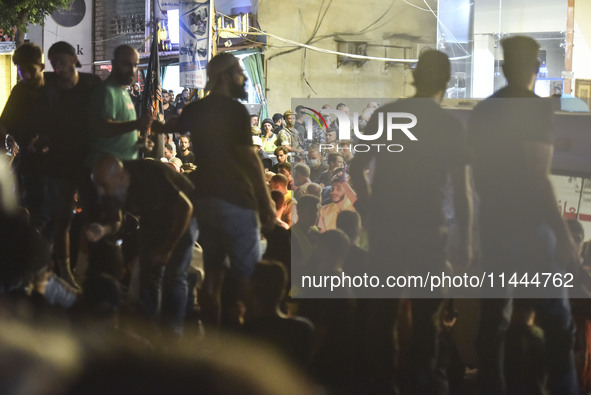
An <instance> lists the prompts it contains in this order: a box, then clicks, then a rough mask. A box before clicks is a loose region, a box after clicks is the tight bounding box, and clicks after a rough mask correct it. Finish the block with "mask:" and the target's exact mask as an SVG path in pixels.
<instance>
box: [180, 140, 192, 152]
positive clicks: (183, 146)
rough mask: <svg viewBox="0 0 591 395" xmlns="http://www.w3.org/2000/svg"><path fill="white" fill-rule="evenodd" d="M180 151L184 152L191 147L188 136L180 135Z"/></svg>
mask: <svg viewBox="0 0 591 395" xmlns="http://www.w3.org/2000/svg"><path fill="white" fill-rule="evenodd" d="M180 145H181V151H183V152H186V151H188V150H189V149H190V148H191V140H189V136H181V141H180Z"/></svg>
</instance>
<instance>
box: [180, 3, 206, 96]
mask: <svg viewBox="0 0 591 395" xmlns="http://www.w3.org/2000/svg"><path fill="white" fill-rule="evenodd" d="M212 20H213V17H212V9H211V3H210V2H209V1H204V2H198V1H181V3H180V21H179V30H180V33H181V34H180V42H179V67H180V85H181V86H182V87H185V88H200V89H202V88H205V83H206V82H207V76H206V73H205V68H206V67H207V62H208V60H209V58H210V56H211V53H210V52H211V50H210V48H211V21H212Z"/></svg>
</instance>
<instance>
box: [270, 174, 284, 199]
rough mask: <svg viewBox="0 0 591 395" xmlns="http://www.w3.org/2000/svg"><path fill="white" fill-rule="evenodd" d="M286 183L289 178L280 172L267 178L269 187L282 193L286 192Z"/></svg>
mask: <svg viewBox="0 0 591 395" xmlns="http://www.w3.org/2000/svg"><path fill="white" fill-rule="evenodd" d="M288 184H289V180H288V179H287V177H285V176H284V175H283V174H280V173H278V174H275V175H274V176H273V177H271V180H269V186H270V187H271V189H276V190H278V191H281V192H282V193H284V194H285V193H287V185H288Z"/></svg>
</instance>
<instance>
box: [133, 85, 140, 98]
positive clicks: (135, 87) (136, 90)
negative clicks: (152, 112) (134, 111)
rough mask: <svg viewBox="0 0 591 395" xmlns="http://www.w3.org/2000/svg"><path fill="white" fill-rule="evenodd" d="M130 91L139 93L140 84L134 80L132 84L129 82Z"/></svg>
mask: <svg viewBox="0 0 591 395" xmlns="http://www.w3.org/2000/svg"><path fill="white" fill-rule="evenodd" d="M131 91H132V92H133V94H134V95H136V96H137V95H139V94H140V84H139V83H138V82H134V83H133V84H131Z"/></svg>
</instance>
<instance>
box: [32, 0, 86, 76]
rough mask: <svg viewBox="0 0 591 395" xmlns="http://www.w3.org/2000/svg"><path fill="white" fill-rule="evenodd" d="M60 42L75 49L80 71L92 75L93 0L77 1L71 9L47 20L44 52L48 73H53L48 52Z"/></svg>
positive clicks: (60, 11) (57, 12)
mask: <svg viewBox="0 0 591 395" xmlns="http://www.w3.org/2000/svg"><path fill="white" fill-rule="evenodd" d="M58 41H66V42H67V43H69V44H71V45H72V46H73V47H74V49H75V50H76V55H77V56H78V60H79V61H80V63H81V64H82V68H81V69H80V71H83V72H86V73H92V63H93V53H92V0H75V1H73V2H72V3H71V5H70V6H69V7H67V8H65V9H63V10H59V11H56V12H54V13H53V14H52V15H51V16H48V17H47V18H45V27H44V31H43V50H44V52H45V59H46V62H45V70H46V71H53V69H52V67H51V64H50V63H49V61H47V51H49V47H51V46H52V45H53V44H54V43H56V42H58Z"/></svg>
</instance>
